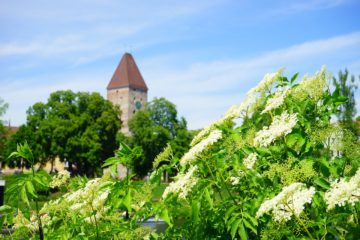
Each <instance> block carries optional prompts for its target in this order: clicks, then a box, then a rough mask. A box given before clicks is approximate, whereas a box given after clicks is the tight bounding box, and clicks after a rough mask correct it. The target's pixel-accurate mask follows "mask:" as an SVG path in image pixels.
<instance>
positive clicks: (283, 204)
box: [256, 183, 315, 222]
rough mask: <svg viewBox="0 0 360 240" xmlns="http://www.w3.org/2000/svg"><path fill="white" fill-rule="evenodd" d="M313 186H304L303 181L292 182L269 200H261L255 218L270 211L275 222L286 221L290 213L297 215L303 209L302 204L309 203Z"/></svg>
mask: <svg viewBox="0 0 360 240" xmlns="http://www.w3.org/2000/svg"><path fill="white" fill-rule="evenodd" d="M314 194H315V188H314V187H310V188H309V189H307V188H306V186H305V184H303V183H293V184H291V185H289V186H287V187H284V188H283V190H282V191H281V192H280V193H279V194H278V195H276V196H275V197H274V198H272V199H270V200H266V201H265V202H263V203H262V204H261V206H260V208H259V209H258V211H257V213H256V218H259V217H261V216H263V215H264V214H266V213H269V212H270V211H272V216H273V219H274V220H275V221H276V222H286V221H288V220H290V219H291V217H292V215H296V216H299V215H300V213H302V212H303V211H304V208H305V207H304V205H305V204H306V203H311V200H312V197H313V195H314Z"/></svg>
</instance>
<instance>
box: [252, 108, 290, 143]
mask: <svg viewBox="0 0 360 240" xmlns="http://www.w3.org/2000/svg"><path fill="white" fill-rule="evenodd" d="M296 123H297V113H295V114H289V113H288V112H287V111H284V112H283V113H282V114H281V115H280V116H279V115H278V116H275V117H274V120H273V122H272V123H271V125H270V126H268V127H264V128H263V129H262V130H260V131H259V132H257V133H256V135H255V138H254V145H255V146H261V147H267V146H269V145H270V144H271V143H272V142H273V141H275V140H276V139H278V138H279V137H281V136H286V135H287V134H289V133H290V132H291V131H292V129H293V128H294V126H295V125H296Z"/></svg>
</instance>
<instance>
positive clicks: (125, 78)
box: [107, 53, 148, 91]
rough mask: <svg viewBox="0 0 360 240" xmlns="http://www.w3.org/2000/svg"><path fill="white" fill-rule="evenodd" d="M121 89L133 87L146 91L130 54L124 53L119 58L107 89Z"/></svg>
mask: <svg viewBox="0 0 360 240" xmlns="http://www.w3.org/2000/svg"><path fill="white" fill-rule="evenodd" d="M121 87H133V88H137V89H141V90H144V91H147V90H148V88H147V86H146V83H145V81H144V79H143V77H142V76H141V73H140V71H139V68H138V67H137V65H136V63H135V60H134V58H133V57H132V56H131V54H130V53H125V54H124V56H123V57H122V58H121V61H120V63H119V65H118V67H117V68H116V70H115V72H114V75H113V76H112V78H111V80H110V82H109V85H108V86H107V89H108V90H109V89H115V88H121Z"/></svg>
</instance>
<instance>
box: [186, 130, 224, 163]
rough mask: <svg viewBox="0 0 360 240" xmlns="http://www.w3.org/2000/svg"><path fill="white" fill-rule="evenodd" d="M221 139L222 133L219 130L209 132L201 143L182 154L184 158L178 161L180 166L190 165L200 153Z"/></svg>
mask: <svg viewBox="0 0 360 240" xmlns="http://www.w3.org/2000/svg"><path fill="white" fill-rule="evenodd" d="M221 137H222V133H221V131H220V130H218V129H215V130H213V131H211V132H210V134H209V136H208V137H207V138H205V139H203V140H202V141H201V142H199V143H198V144H196V145H195V146H193V147H192V148H190V150H189V151H188V152H187V153H185V154H184V156H183V157H182V158H181V159H180V164H181V165H182V166H185V165H186V164H188V163H190V162H191V161H193V160H194V159H196V157H197V156H198V155H199V154H200V153H202V152H203V151H204V150H205V149H206V148H207V147H209V146H211V145H212V144H214V143H215V142H217V141H218V140H219V139H220V138H221Z"/></svg>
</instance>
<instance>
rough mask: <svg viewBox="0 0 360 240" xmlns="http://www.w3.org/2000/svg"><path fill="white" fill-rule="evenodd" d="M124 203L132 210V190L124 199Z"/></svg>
mask: <svg viewBox="0 0 360 240" xmlns="http://www.w3.org/2000/svg"><path fill="white" fill-rule="evenodd" d="M122 204H123V205H124V206H125V207H126V209H127V210H128V211H129V212H131V193H130V190H129V191H128V193H127V194H126V196H125V197H124V199H123V200H122Z"/></svg>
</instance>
